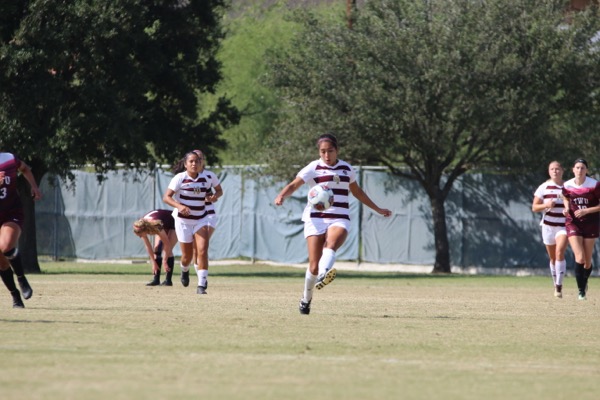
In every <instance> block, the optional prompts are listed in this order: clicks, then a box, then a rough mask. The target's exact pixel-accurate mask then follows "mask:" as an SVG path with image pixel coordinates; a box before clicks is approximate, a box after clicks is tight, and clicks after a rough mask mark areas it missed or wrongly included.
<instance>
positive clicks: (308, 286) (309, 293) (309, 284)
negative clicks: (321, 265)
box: [302, 268, 317, 303]
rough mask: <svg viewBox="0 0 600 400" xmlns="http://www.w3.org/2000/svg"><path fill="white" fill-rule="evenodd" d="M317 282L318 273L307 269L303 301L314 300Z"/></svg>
mask: <svg viewBox="0 0 600 400" xmlns="http://www.w3.org/2000/svg"><path fill="white" fill-rule="evenodd" d="M316 283H317V275H313V274H311V273H310V270H309V269H308V268H307V269H306V274H304V293H303V294H302V301H303V302H305V303H308V302H309V301H311V300H312V297H313V290H314V288H315V284H316Z"/></svg>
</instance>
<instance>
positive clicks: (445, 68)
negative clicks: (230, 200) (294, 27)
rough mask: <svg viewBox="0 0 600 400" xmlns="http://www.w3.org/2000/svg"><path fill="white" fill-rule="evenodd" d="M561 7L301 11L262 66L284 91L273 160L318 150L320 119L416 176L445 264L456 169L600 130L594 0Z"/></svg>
mask: <svg viewBox="0 0 600 400" xmlns="http://www.w3.org/2000/svg"><path fill="white" fill-rule="evenodd" d="M565 16H566V14H565V2H563V1H553V0H545V1H537V2H532V1H522V0H488V1H472V0H453V1H445V0H420V1H412V0H396V1H389V0H387V1H383V0H373V1H369V2H367V3H366V4H365V6H364V7H362V8H360V9H359V10H358V11H357V12H356V13H355V16H354V19H353V25H352V29H348V28H347V26H346V25H345V24H344V23H343V21H340V22H339V23H337V24H331V23H327V22H323V21H321V20H320V19H318V18H317V17H315V15H314V14H311V13H310V12H306V11H303V12H300V13H299V14H298V16H297V18H298V20H299V21H300V22H301V23H302V24H303V26H304V29H303V30H302V31H301V32H300V34H299V35H297V36H296V37H295V38H294V39H293V44H292V49H294V50H293V51H289V52H284V53H282V52H279V53H275V54H273V55H272V56H271V58H270V60H269V69H268V75H267V76H266V82H268V84H269V85H271V86H272V87H273V88H275V89H276V90H278V91H279V94H280V98H281V99H282V104H284V105H285V109H284V112H283V113H282V114H281V116H280V124H279V126H278V127H277V134H276V135H273V136H272V137H271V138H270V141H269V143H270V144H269V148H268V150H269V160H270V170H271V172H272V173H275V174H279V175H282V174H289V173H291V170H290V166H292V170H295V168H296V167H293V165H294V164H295V165H304V164H306V162H307V161H308V160H309V159H312V158H314V153H313V152H310V151H309V152H307V151H306V149H307V148H311V147H313V146H314V139H315V137H316V136H317V133H321V132H324V131H332V132H334V133H336V134H337V135H338V139H339V140H340V141H341V143H342V148H343V158H344V159H346V160H348V161H351V162H353V163H359V164H364V163H369V164H373V163H375V164H380V165H384V166H387V167H388V168H389V170H390V171H391V172H392V173H393V174H396V175H398V176H402V177H407V178H410V179H414V180H416V181H417V182H418V183H419V184H420V186H421V187H422V188H423V189H424V191H425V193H426V194H427V197H428V201H429V204H430V207H431V213H432V227H433V236H434V240H435V253H436V256H435V263H434V266H433V272H434V273H448V272H450V267H451V262H450V253H449V243H448V235H447V225H446V212H445V200H446V198H447V196H448V194H449V192H450V191H451V189H452V186H453V184H454V183H455V181H456V179H457V178H458V177H460V176H461V175H463V174H464V173H466V172H467V171H471V170H474V169H481V168H501V169H502V170H504V171H507V170H510V171H511V172H513V173H515V172H516V173H522V172H524V171H529V170H531V169H532V168H533V169H539V166H540V164H542V165H544V166H545V165H547V161H548V160H549V159H564V157H575V155H576V154H580V153H579V152H580V151H582V150H584V149H583V146H580V147H578V146H579V143H598V132H597V131H596V132H595V131H594V130H595V129H596V127H597V126H598V122H599V121H598V117H599V115H600V114H599V113H598V111H599V104H598V93H599V87H600V79H599V76H598V74H597V71H598V70H600V68H599V67H600V51H598V49H597V47H595V46H597V45H596V44H594V42H593V41H592V40H590V38H592V37H593V36H594V34H595V33H596V32H598V31H599V30H600V17H599V15H598V9H597V8H590V9H588V10H587V11H586V12H584V13H580V14H577V15H573V16H571V17H570V18H569V20H570V24H567V23H566V22H565V21H566V18H565ZM582 121H585V122H586V124H582V123H581V122H582ZM580 138H585V140H583V141H579V139H580ZM593 146H594V147H595V146H596V145H593ZM567 159H569V158H567ZM570 159H573V158H570ZM285 177H286V179H289V175H286V176H285Z"/></svg>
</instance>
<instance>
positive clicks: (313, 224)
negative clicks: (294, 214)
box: [304, 218, 350, 238]
mask: <svg viewBox="0 0 600 400" xmlns="http://www.w3.org/2000/svg"><path fill="white" fill-rule="evenodd" d="M330 226H339V227H341V228H344V229H345V230H346V231H347V232H350V220H347V219H345V218H310V219H309V220H308V221H306V222H304V238H307V237H309V236H317V235H322V234H324V233H326V232H327V228H329V227H330Z"/></svg>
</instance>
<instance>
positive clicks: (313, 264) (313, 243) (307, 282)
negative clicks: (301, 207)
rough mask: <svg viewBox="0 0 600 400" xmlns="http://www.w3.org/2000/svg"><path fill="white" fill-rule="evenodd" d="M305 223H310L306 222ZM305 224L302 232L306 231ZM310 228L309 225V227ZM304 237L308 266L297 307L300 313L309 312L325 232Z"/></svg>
mask: <svg viewBox="0 0 600 400" xmlns="http://www.w3.org/2000/svg"><path fill="white" fill-rule="evenodd" d="M306 225H311V224H310V223H307V224H306ZM306 225H305V229H304V232H305V234H306V233H307V226H306ZM309 228H310V227H309ZM310 233H311V235H310V236H307V237H306V246H307V249H308V268H306V273H305V274H304V291H303V292H302V299H300V304H299V305H298V309H299V310H300V314H310V303H311V301H312V298H313V293H314V288H315V284H316V283H317V275H318V271H319V260H320V259H321V255H322V254H323V244H324V243H325V233H323V234H320V235H319V234H314V235H313V234H312V232H310Z"/></svg>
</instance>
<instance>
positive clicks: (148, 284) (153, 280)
mask: <svg viewBox="0 0 600 400" xmlns="http://www.w3.org/2000/svg"><path fill="white" fill-rule="evenodd" d="M158 285H160V280H159V279H158V277H156V276H154V279H152V280H151V281H150V282H148V283H146V286H158Z"/></svg>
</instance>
